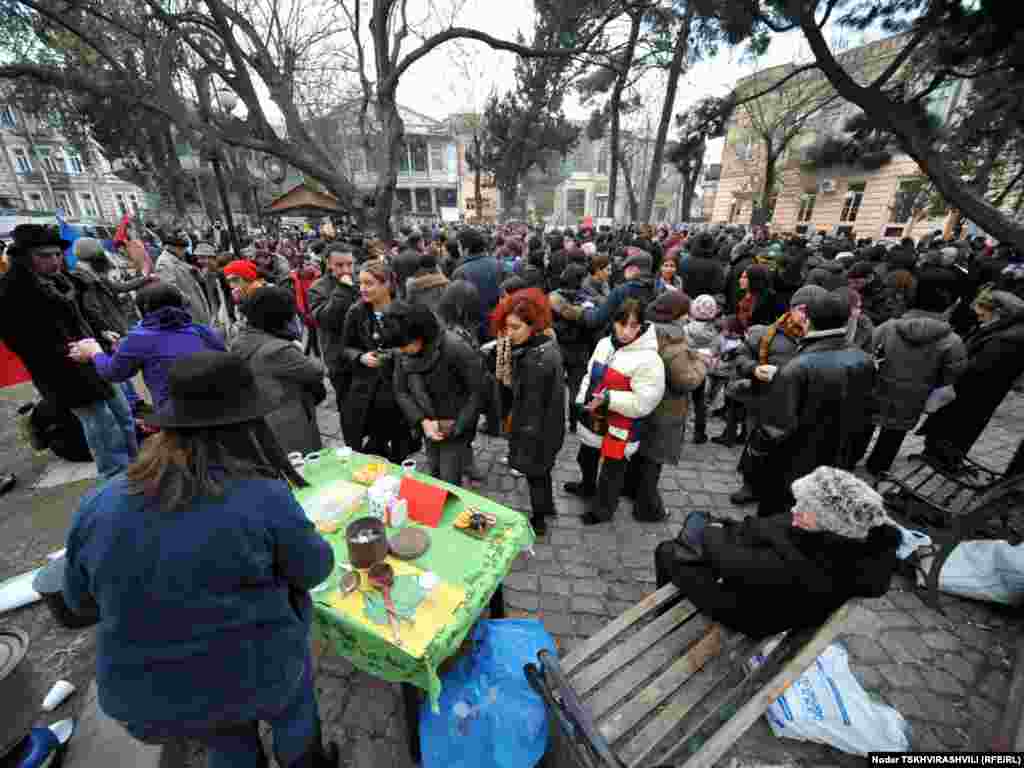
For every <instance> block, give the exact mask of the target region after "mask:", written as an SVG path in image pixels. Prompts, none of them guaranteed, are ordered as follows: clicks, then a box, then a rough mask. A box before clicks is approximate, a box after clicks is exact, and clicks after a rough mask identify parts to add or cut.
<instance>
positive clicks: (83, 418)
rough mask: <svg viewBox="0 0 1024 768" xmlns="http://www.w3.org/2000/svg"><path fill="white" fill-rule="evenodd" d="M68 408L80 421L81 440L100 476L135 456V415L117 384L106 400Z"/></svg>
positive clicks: (108, 475)
mask: <svg viewBox="0 0 1024 768" xmlns="http://www.w3.org/2000/svg"><path fill="white" fill-rule="evenodd" d="M71 412H72V413H74V414H75V416H77V417H78V420H79V421H80V422H82V431H83V432H85V442H86V443H87V444H88V446H89V450H90V451H91V452H92V456H93V458H94V459H95V460H96V470H97V471H98V472H99V474H100V477H101V478H104V479H107V478H111V477H113V476H114V475H116V474H117V473H118V472H121V471H123V470H125V469H126V468H127V467H128V465H129V464H131V463H132V462H133V461H134V460H135V455H136V454H137V453H138V452H139V443H138V440H136V438H135V419H134V418H132V409H131V408H130V407H129V405H128V400H127V399H126V398H125V396H124V392H122V391H121V388H120V387H114V396H113V397H112V398H110V399H109V400H97V401H96V402H95V403H90V404H89V405H84V406H82V407H80V408H72V409H71Z"/></svg>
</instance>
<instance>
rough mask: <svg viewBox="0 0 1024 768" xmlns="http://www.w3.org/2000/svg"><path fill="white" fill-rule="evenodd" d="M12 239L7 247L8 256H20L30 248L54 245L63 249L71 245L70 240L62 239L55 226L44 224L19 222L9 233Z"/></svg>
mask: <svg viewBox="0 0 1024 768" xmlns="http://www.w3.org/2000/svg"><path fill="white" fill-rule="evenodd" d="M11 234H13V235H14V241H13V242H12V243H11V244H10V245H9V246H8V247H7V254H8V255H9V256H20V255H21V254H23V253H27V252H28V251H29V250H30V249H32V248H45V247H47V246H51V245H56V246H59V247H60V249H61V250H62V251H63V250H65V249H67V247H68V246H70V245H71V242H70V241H68V240H64V239H63V238H62V237H61V236H60V232H58V231H57V228H56V227H50V226H47V225H45V224H19V225H18V226H16V227H15V228H14V231H13V232H12V233H11Z"/></svg>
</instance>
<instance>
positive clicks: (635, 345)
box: [576, 323, 665, 458]
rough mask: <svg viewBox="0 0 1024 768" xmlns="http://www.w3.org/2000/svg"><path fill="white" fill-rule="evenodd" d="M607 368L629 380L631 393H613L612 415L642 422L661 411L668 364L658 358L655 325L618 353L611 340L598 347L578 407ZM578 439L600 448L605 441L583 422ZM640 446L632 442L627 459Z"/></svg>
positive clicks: (650, 325)
mask: <svg viewBox="0 0 1024 768" xmlns="http://www.w3.org/2000/svg"><path fill="white" fill-rule="evenodd" d="M605 367H610V368H612V369H613V370H614V371H617V372H618V373H619V374H621V375H622V376H624V377H626V378H628V379H629V384H630V388H629V391H625V390H613V391H612V392H611V393H610V394H611V398H610V400H609V402H608V410H609V411H611V412H613V413H618V414H620V415H622V416H626V417H628V418H631V419H642V418H644V417H645V416H647V415H649V414H650V413H651V412H652V411H653V410H654V409H655V408H657V407H658V403H660V402H661V398H662V396H663V395H664V394H665V364H664V363H663V362H662V361H661V355H659V354H658V333H657V329H656V328H655V326H654V324H653V323H650V324H649V325H648V327H647V330H646V331H644V332H643V333H642V334H640V336H638V337H637V338H636V339H634V340H633V341H632V342H631V343H629V344H627V345H626V346H624V347H619V348H618V349H616V348H615V347H614V346H613V345H612V340H611V337H610V336H606V337H605V338H603V339H601V340H600V341H599V342H598V343H597V347H596V348H595V349H594V354H593V355H591V356H590V363H589V364H588V365H587V372H586V374H585V375H584V377H583V382H582V383H581V384H580V390H579V392H577V393H576V402H577V403H578V404H580V405H585V401H586V397H587V390H588V389H589V388H590V379H591V376H592V375H598V374H599V373H600V371H602V370H603V369H604V368H605ZM635 434H636V432H635V430H634V435H635ZM579 436H580V440H582V441H583V442H584V443H586V444H587V445H589V446H592V447H594V448H600V447H601V442H602V440H603V437H602V436H601V435H598V434H595V433H594V432H592V431H591V430H590V429H588V428H587V427H586V425H585V423H584V422H581V423H580V425H579ZM639 444H640V443H639V440H638V439H633V440H631V441H630V442H629V444H628V445H627V446H626V457H627V458H628V457H630V456H632V455H633V454H634V453H635V452H636V449H637V447H638V446H639Z"/></svg>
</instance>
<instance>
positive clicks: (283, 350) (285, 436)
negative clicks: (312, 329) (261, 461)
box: [231, 286, 327, 454]
mask: <svg viewBox="0 0 1024 768" xmlns="http://www.w3.org/2000/svg"><path fill="white" fill-rule="evenodd" d="M242 312H243V313H244V314H245V317H246V320H248V321H249V322H248V325H247V326H245V327H244V328H243V329H242V330H241V331H240V332H239V334H238V337H237V338H236V339H235V340H234V341H233V342H231V351H232V352H234V353H236V354H238V355H241V356H242V357H243V358H244V359H245V360H247V361H248V362H249V364H250V365H251V366H252V370H253V373H254V374H256V375H257V376H264V377H266V378H268V379H273V381H274V384H275V385H277V386H278V387H280V388H281V390H282V400H283V402H282V405H281V407H280V408H279V409H277V410H276V411H274V413H272V414H270V415H268V416H267V424H268V425H269V426H270V429H271V431H272V432H273V433H274V437H276V438H277V440H278V442H279V443H280V444H281V447H282V448H283V449H284V450H285V452H287V453H290V452H292V451H299V452H300V453H302V454H307V453H310V452H312V451H319V450H320V449H321V448H322V447H323V444H322V443H321V442H320V427H319V426H318V424H317V421H316V406H317V405H318V404H319V403H322V402H323V401H324V400H325V399H326V397H327V388H326V387H325V386H324V375H325V371H324V366H323V364H322V363H321V362H320V361H319V360H316V359H314V358H310V357H306V355H304V354H303V353H302V349H301V348H300V347H298V346H296V345H295V344H294V343H292V334H291V330H290V328H289V325H290V324H291V322H292V318H294V317H295V298H294V296H293V295H292V294H291V293H290V292H289V291H286V290H284V289H283V288H274V287H271V286H266V287H264V288H260V289H258V290H257V291H256V292H255V293H253V294H252V296H251V297H250V298H249V301H247V302H246V303H245V305H244V306H243V308H242Z"/></svg>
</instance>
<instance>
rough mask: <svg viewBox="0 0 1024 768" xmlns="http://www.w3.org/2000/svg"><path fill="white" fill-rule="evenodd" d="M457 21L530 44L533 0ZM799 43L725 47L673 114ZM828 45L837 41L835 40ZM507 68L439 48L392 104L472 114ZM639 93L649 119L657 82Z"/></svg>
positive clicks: (407, 78) (508, 63) (470, 8)
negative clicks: (748, 55)
mask: <svg viewBox="0 0 1024 768" xmlns="http://www.w3.org/2000/svg"><path fill="white" fill-rule="evenodd" d="M456 23H457V24H458V25H459V26H466V27H473V28H476V29H479V30H481V31H484V32H487V33H489V34H491V35H493V36H495V37H502V38H506V39H510V40H511V39H515V36H516V32H517V31H521V32H522V33H523V35H524V36H525V37H526V38H527V39H529V38H530V36H531V34H532V29H533V2H532V0H467V2H466V4H465V6H464V8H463V10H462V13H461V14H460V16H459V18H458V20H457V22H456ZM877 37H878V36H877V35H871V34H869V35H867V36H863V37H862V38H857V39H849V40H846V41H845V42H846V44H849V45H851V46H852V45H857V44H860V43H861V42H868V41H869V40H873V39H876V38H877ZM802 41H803V37H802V36H801V35H799V34H798V33H789V34H786V35H778V36H776V38H775V40H773V42H772V45H771V47H770V48H769V50H768V53H767V54H766V55H765V56H764V57H763V58H762V59H761V60H760V61H758V62H753V61H742V60H741V59H742V58H743V48H742V47H737V48H729V47H724V48H723V49H721V50H720V51H719V53H718V55H717V56H715V57H714V58H713V59H710V60H707V61H704V62H700V63H698V64H696V65H695V66H694V67H693V68H692V69H691V70H690V71H688V72H687V73H685V74H684V76H683V79H682V81H681V82H680V84H679V90H678V93H677V96H676V104H675V112H676V113H679V112H682V111H684V110H685V109H686V107H687V105H689V104H692V103H694V102H696V101H698V100H699V99H701V98H703V97H704V96H712V95H713V96H724V95H725V94H726V93H728V92H729V91H730V90H731V88H732V86H733V84H734V83H735V82H736V80H738V79H739V78H741V77H745V76H746V75H750V74H753V73H754V72H755V71H757V70H758V69H763V68H766V67H771V66H776V65H778V64H785V63H789V62H793V61H798V60H805V59H806V58H807V50H806V46H805V45H804V44H803V42H802ZM833 44H834V45H835V44H836V41H835V40H833ZM406 45H407V46H409V45H411V43H408V42H407V43H406ZM406 50H408V49H406ZM514 66H515V56H514V55H513V54H510V53H501V52H497V51H492V50H490V49H489V48H487V47H486V46H484V45H483V44H481V43H476V42H472V41H467V42H463V43H460V44H458V45H453V44H452V43H446V44H445V45H443V46H441V47H440V48H438V49H436V50H435V51H433V52H432V53H431V54H430V55H428V56H427V57H425V58H424V59H422V60H420V61H419V62H417V63H416V64H414V65H413V66H412V67H411V68H410V69H409V71H408V72H406V73H405V75H404V76H403V78H402V81H401V83H400V85H399V89H398V101H399V103H401V104H402V105H403V106H406V107H409V108H410V109H414V110H416V111H417V112H421V113H423V114H426V115H429V116H431V117H435V118H442V117H445V116H446V115H448V114H450V113H452V112H456V111H470V110H474V109H479V108H481V107H482V105H483V102H484V99H485V98H486V97H487V94H488V93H490V91H491V90H492V89H494V90H497V91H498V92H499V93H501V92H504V91H507V90H510V89H511V88H512V87H513V86H514V84H515V78H514V74H513V68H514ZM662 79H663V78H662ZM641 91H642V92H643V93H644V94H646V95H647V96H648V98H649V99H650V100H651V102H652V103H651V104H649V108H650V109H651V110H653V112H654V114H655V115H657V114H659V113H660V111H661V94H663V93H664V89H663V86H662V85H661V83H660V82H658V81H652V82H650V83H646V84H645V85H644V86H642V87H641ZM565 108H566V113H567V114H568V116H569V117H571V118H574V119H581V120H582V119H585V118H586V117H587V115H588V114H589V112H590V107H583V106H582V105H581V104H580V103H579V99H578V98H576V96H575V94H567V96H566V103H565ZM671 135H672V134H671V133H670V137H671ZM723 143H724V140H721V139H719V140H717V141H715V142H712V146H710V147H709V152H708V158H707V161H708V162H717V161H718V159H719V157H720V155H721V151H722V144H723Z"/></svg>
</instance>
